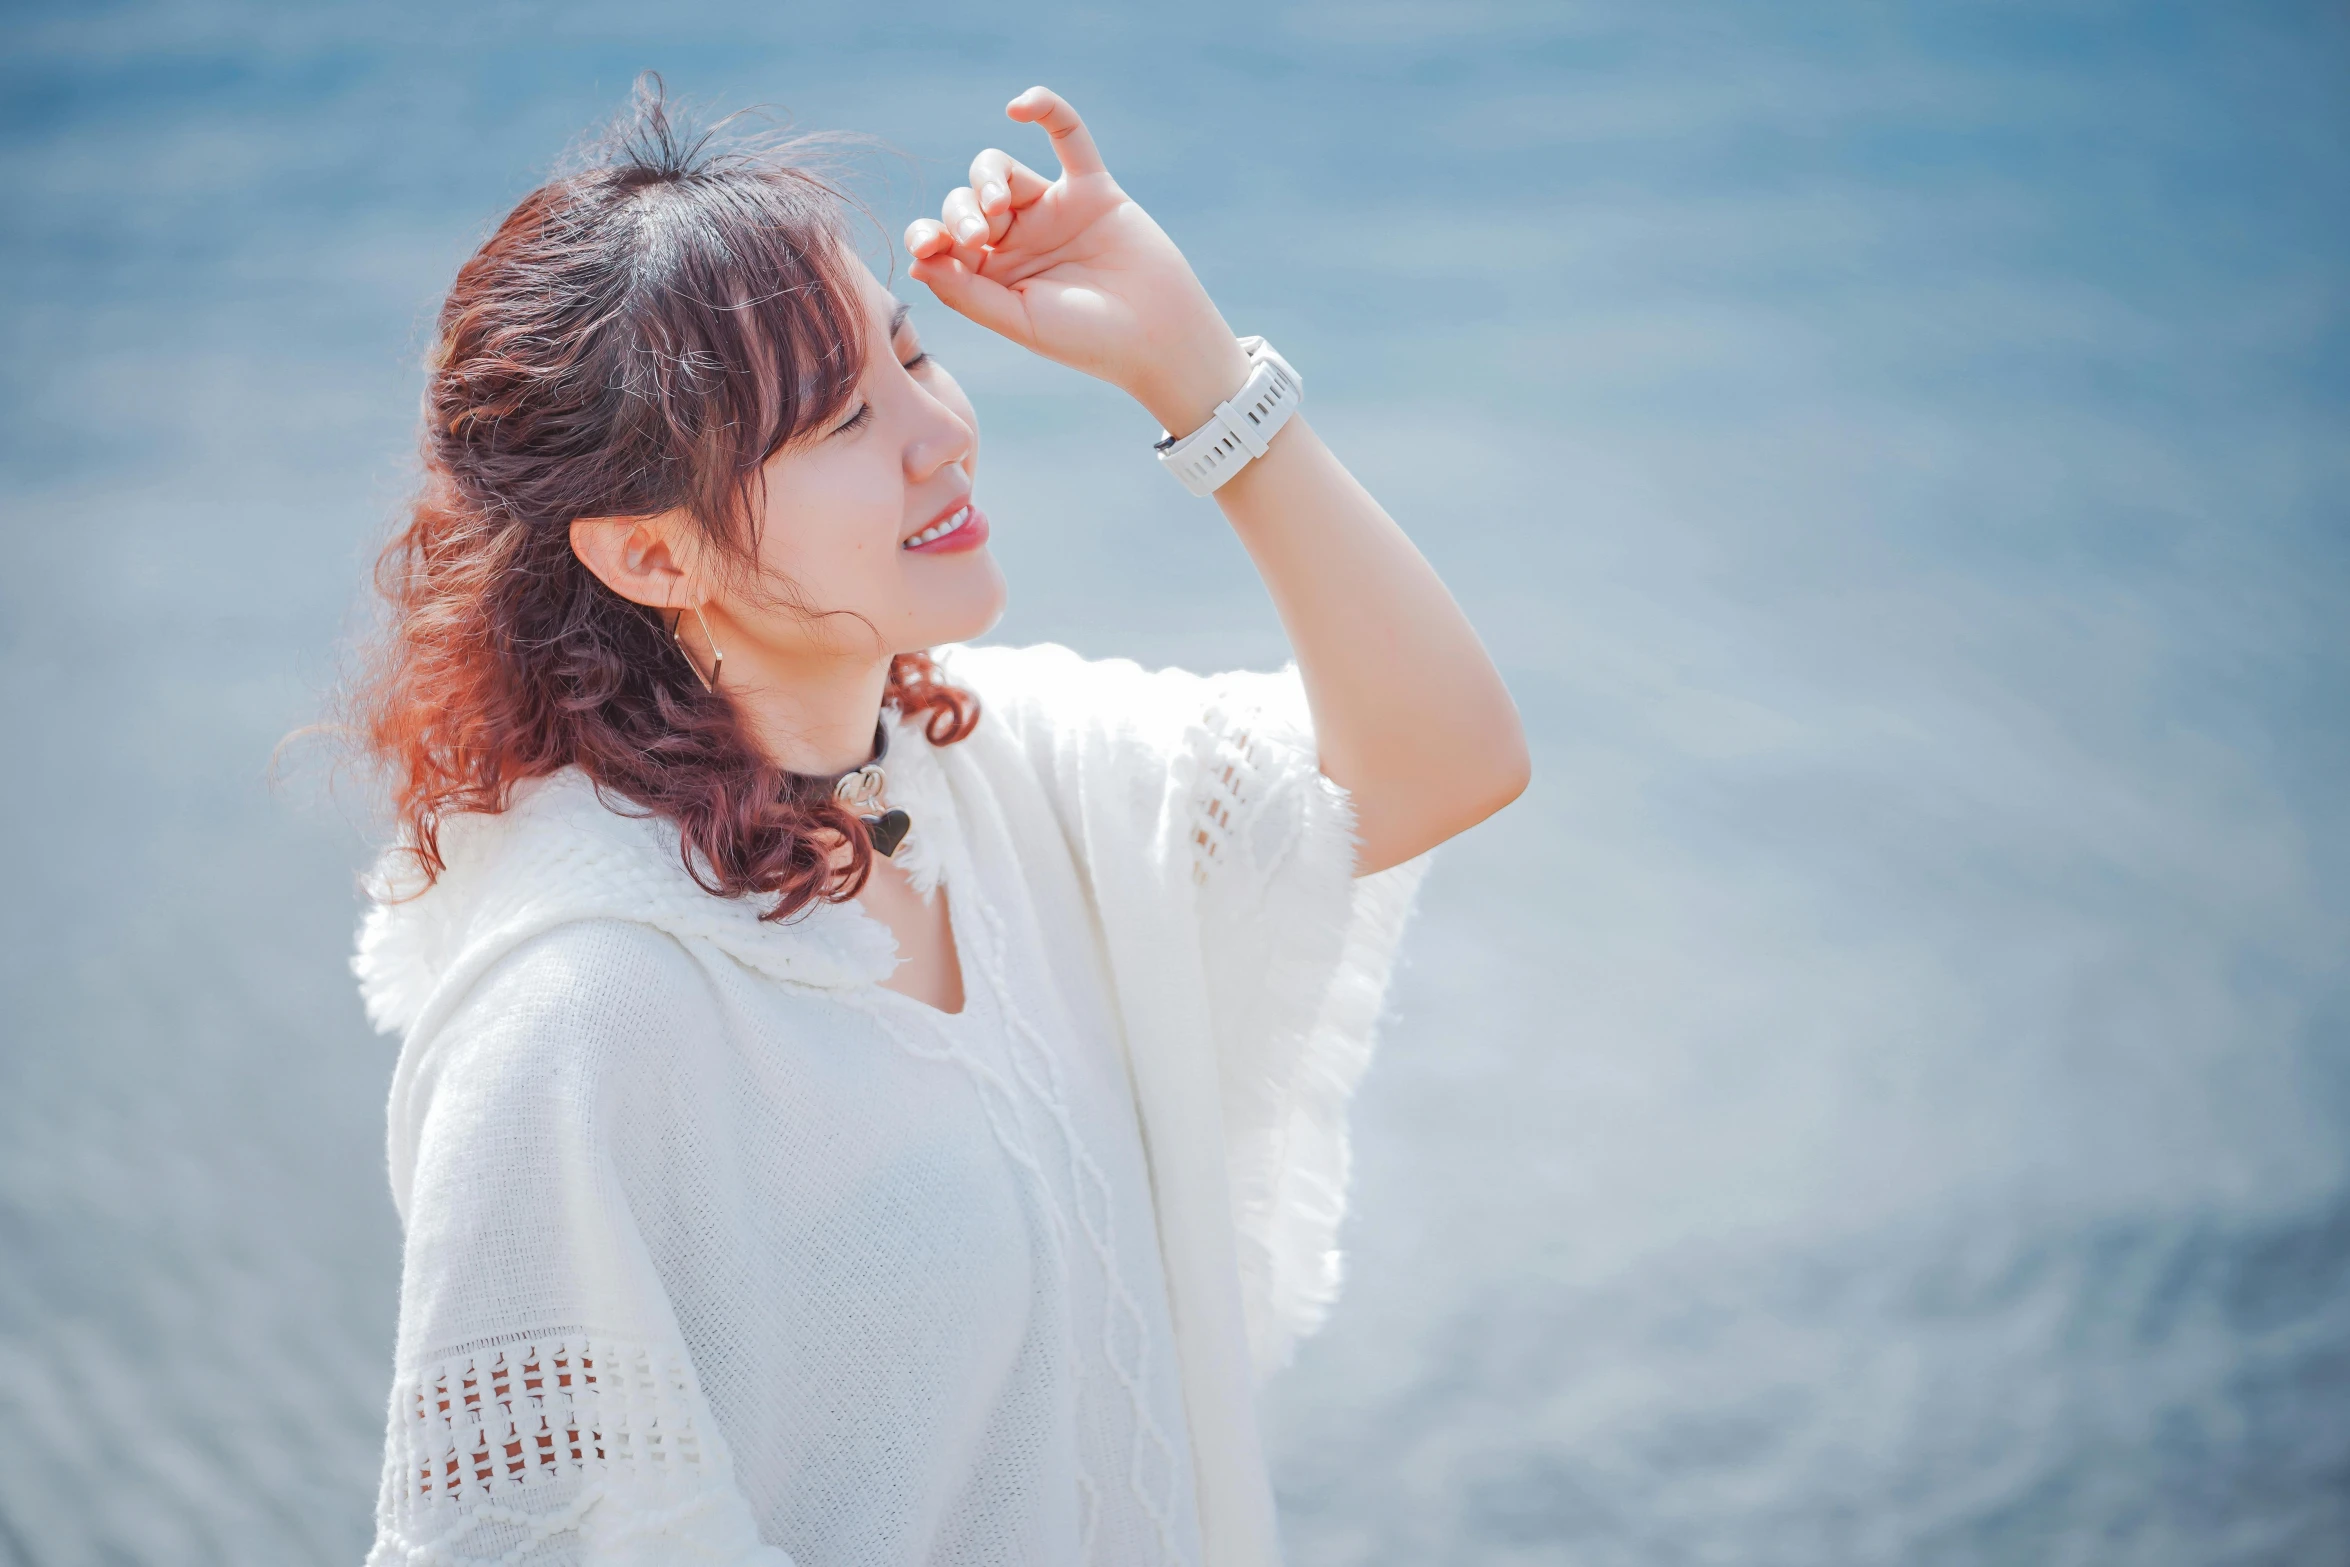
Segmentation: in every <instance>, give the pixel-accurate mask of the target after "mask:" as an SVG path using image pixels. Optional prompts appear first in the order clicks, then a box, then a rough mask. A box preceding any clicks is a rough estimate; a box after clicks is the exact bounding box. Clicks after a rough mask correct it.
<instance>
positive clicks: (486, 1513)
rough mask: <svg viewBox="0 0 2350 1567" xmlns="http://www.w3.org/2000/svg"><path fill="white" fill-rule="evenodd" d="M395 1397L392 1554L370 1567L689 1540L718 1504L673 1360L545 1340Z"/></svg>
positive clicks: (592, 1341) (439, 1373)
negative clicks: (574, 1540)
mask: <svg viewBox="0 0 2350 1567" xmlns="http://www.w3.org/2000/svg"><path fill="white" fill-rule="evenodd" d="M403 1393H404V1398H405V1406H406V1407H405V1409H404V1410H401V1409H398V1408H395V1414H396V1415H400V1414H404V1416H405V1418H403V1419H396V1420H395V1422H394V1429H395V1431H396V1433H398V1436H399V1438H401V1439H403V1440H404V1447H405V1451H404V1453H403V1454H402V1455H401V1458H400V1460H398V1461H395V1462H392V1463H387V1464H386V1466H385V1482H384V1483H385V1488H386V1494H385V1495H384V1497H383V1498H382V1504H383V1515H384V1517H385V1518H386V1519H387V1520H390V1521H392V1522H394V1524H395V1525H396V1532H397V1535H398V1536H399V1538H400V1540H401V1541H402V1548H401V1549H400V1551H399V1554H398V1555H397V1556H388V1555H387V1554H386V1553H384V1552H382V1551H380V1550H379V1552H378V1553H377V1555H376V1557H375V1558H373V1559H372V1561H371V1567H373V1563H374V1562H383V1561H388V1560H396V1561H400V1562H403V1563H407V1564H411V1567H493V1564H496V1567H516V1564H521V1563H526V1562H529V1561H530V1560H532V1558H533V1557H534V1556H536V1555H538V1554H539V1553H540V1551H541V1548H542V1547H545V1546H548V1545H550V1544H552V1543H554V1542H556V1541H557V1540H558V1538H559V1537H560V1536H563V1535H565V1534H573V1533H586V1532H589V1531H593V1532H594V1533H595V1534H596V1535H597V1537H598V1538H599V1539H602V1540H605V1541H607V1542H610V1541H615V1540H617V1539H619V1538H621V1537H622V1536H624V1535H628V1534H637V1535H649V1536H668V1537H673V1538H677V1539H680V1540H686V1539H690V1538H691V1537H692V1534H693V1527H692V1526H693V1524H694V1522H695V1515H697V1514H699V1513H702V1512H705V1511H707V1510H710V1509H712V1508H713V1507H715V1506H717V1505H718V1504H720V1503H722V1502H723V1501H724V1500H725V1497H726V1492H725V1490H724V1489H723V1484H722V1483H713V1481H714V1480H715V1479H716V1477H714V1476H712V1475H711V1474H710V1472H709V1468H708V1466H707V1464H706V1460H705V1456H704V1453H703V1443H702V1436H701V1434H700V1433H699V1432H698V1431H697V1430H696V1429H695V1427H694V1423H693V1419H692V1415H691V1410H692V1409H693V1408H694V1406H695V1404H696V1402H697V1397H696V1395H695V1393H694V1390H693V1381H692V1370H691V1368H690V1367H689V1366H688V1365H687V1364H686V1359H685V1356H684V1354H683V1353H682V1352H681V1351H678V1350H674V1349H672V1350H669V1351H665V1352H657V1351H655V1350H653V1349H651V1348H649V1347H647V1346H645V1345H642V1344H630V1343H625V1342H618V1341H613V1340H609V1339H600V1338H596V1337H594V1336H591V1335H589V1334H586V1333H581V1332H577V1331H567V1332H558V1333H551V1334H548V1335H546V1336H545V1337H541V1338H534V1339H528V1340H524V1341H520V1342H515V1343H508V1344H500V1345H484V1346H480V1347H478V1348H475V1349H473V1350H471V1351H469V1352H465V1353H460V1354H453V1355H450V1356H449V1357H447V1358H445V1359H441V1360H437V1361H435V1362H433V1363H432V1364H430V1365H428V1366H427V1367H426V1368H425V1369H424V1370H423V1372H422V1373H421V1374H420V1375H419V1376H417V1377H416V1378H415V1379H414V1380H413V1381H411V1382H410V1384H409V1385H408V1386H407V1387H406V1388H405V1389H404V1390H403ZM395 1487H396V1488H397V1489H396V1491H395Z"/></svg>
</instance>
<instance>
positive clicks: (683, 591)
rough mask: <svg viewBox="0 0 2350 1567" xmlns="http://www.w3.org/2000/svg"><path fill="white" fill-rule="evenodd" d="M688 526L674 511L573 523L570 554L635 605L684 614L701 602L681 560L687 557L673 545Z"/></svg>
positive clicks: (591, 518) (600, 518)
mask: <svg viewBox="0 0 2350 1567" xmlns="http://www.w3.org/2000/svg"><path fill="white" fill-rule="evenodd" d="M685 524H686V519H685V518H684V516H683V515H682V514H680V513H678V512H674V511H665V512H661V513H659V514H658V515H656V516H651V517H574V518H572V519H571V553H572V554H574V555H576V556H578V557H579V563H580V564H581V565H583V566H585V567H586V568H587V569H588V570H590V571H592V572H594V573H595V574H596V580H597V581H599V582H601V583H603V584H604V586H606V587H608V588H610V589H611V590H612V591H613V592H615V593H617V594H619V595H620V596H621V597H622V598H624V599H627V600H628V601H629V602H630V603H632V604H643V605H646V606H648V607H650V608H653V609H683V608H684V607H686V606H687V605H689V604H692V603H694V602H696V600H697V597H698V595H697V594H696V593H695V591H694V584H693V582H692V580H691V578H690V575H689V574H688V572H687V571H686V569H685V564H684V562H683V560H682V559H680V556H681V554H682V553H683V552H682V551H681V550H679V549H678V548H676V547H675V545H674V544H673V543H672V541H673V540H675V539H676V538H677V537H678V534H679V530H680V529H681V528H683V527H684V526H685Z"/></svg>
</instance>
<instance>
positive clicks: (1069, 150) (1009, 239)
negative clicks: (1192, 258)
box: [906, 87, 1249, 435]
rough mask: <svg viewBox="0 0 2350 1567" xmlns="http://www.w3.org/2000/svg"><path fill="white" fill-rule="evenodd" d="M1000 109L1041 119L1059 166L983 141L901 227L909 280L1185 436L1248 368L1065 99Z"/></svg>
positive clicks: (1028, 95) (1029, 99)
mask: <svg viewBox="0 0 2350 1567" xmlns="http://www.w3.org/2000/svg"><path fill="white" fill-rule="evenodd" d="M1004 113H1005V114H1006V115H1008V116H1009V117H1010V118H1012V119H1014V120H1018V121H1021V122H1023V123H1026V124H1034V125H1039V126H1042V127H1043V128H1044V131H1045V133H1046V134H1047V135H1048V136H1050V137H1051V138H1052V144H1053V153H1054V156H1055V157H1056V158H1057V159H1058V160H1059V162H1060V165H1061V177H1060V178H1059V179H1057V180H1047V179H1045V178H1044V176H1042V175H1040V174H1038V173H1037V172H1036V171H1035V170H1033V169H1030V168H1029V167H1028V166H1027V165H1025V164H1023V163H1021V162H1020V161H1019V160H1018V159H1017V158H1014V157H1013V156H1012V155H1011V154H1010V153H1007V152H1004V151H1001V150H999V149H997V148H994V147H990V148H988V149H987V150H986V151H985V152H982V153H981V154H980V155H979V156H978V157H976V158H974V159H972V160H971V183H970V184H968V185H964V186H960V187H958V188H956V189H955V190H954V191H952V192H950V193H949V194H948V196H947V198H946V200H945V202H944V203H942V204H941V206H940V210H939V217H938V219H937V220H936V221H933V220H931V219H928V218H924V219H921V220H919V221H917V222H915V223H913V224H910V225H909V226H908V227H907V229H906V249H907V250H908V251H909V252H910V253H911V254H912V255H913V257H914V264H913V267H912V268H911V271H912V274H913V276H914V278H915V279H916V280H917V281H919V282H921V283H924V284H926V285H927V286H928V287H929V289H930V291H931V292H932V293H933V294H935V295H937V296H938V298H939V299H940V300H941V301H942V302H944V303H945V304H946V305H947V306H948V308H950V309H952V310H955V311H957V312H959V313H960V314H962V315H965V316H968V317H970V318H971V319H972V320H974V321H976V322H978V323H979V324H980V325H982V326H984V327H987V328H989V329H991V330H993V331H996V332H1000V333H1002V334H1003V335H1004V336H1005V337H1008V338H1010V339H1011V340H1012V341H1013V342H1015V343H1018V344H1020V345H1022V346H1023V347H1026V348H1031V349H1034V350H1035V351H1036V352H1037V353H1040V354H1042V355H1044V356H1045V357H1046V358H1048V359H1054V360H1058V361H1059V362H1060V363H1062V364H1065V365H1068V366H1070V367H1071V368H1072V369H1077V370H1082V371H1084V372H1085V373H1086V374H1088V375H1092V376H1098V377H1099V378H1101V379H1102V380H1104V381H1107V382H1109V383H1110V384H1111V385H1113V386H1117V387H1121V388H1123V389H1125V390H1126V391H1127V392H1129V393H1131V394H1132V395H1133V396H1134V397H1135V398H1136V399H1137V400H1138V401H1139V402H1141V403H1142V405H1143V406H1144V407H1145V408H1147V409H1149V410H1150V411H1151V413H1152V414H1154V415H1155V416H1157V418H1158V419H1159V422H1160V423H1161V424H1162V425H1163V426H1165V427H1166V428H1167V429H1168V430H1170V431H1172V432H1174V433H1175V434H1177V435H1183V434H1188V433H1189V432H1190V431H1191V430H1192V429H1194V428H1196V427H1197V426H1198V425H1200V424H1201V423H1203V422H1205V421H1206V419H1207V417H1208V414H1209V413H1210V412H1211V411H1212V410H1213V409H1214V408H1215V406H1216V404H1217V403H1219V402H1221V401H1223V400H1224V399H1225V398H1227V397H1230V396H1231V395H1232V394H1233V393H1234V392H1235V391H1237V390H1239V388H1240V386H1241V383H1242V382H1244V381H1246V380H1247V379H1248V372H1249V366H1248V360H1247V356H1245V355H1244V354H1242V353H1241V351H1240V347H1239V344H1238V343H1237V342H1236V341H1235V340H1234V337H1233V334H1232V329H1231V328H1230V327H1229V326H1227V325H1226V324H1225V322H1224V318H1223V316H1222V315H1220V314H1219V313H1218V312H1217V310H1216V307H1215V304H1214V302H1213V301H1211V300H1210V299H1209V298H1208V294H1207V290H1206V289H1204V288H1202V287H1201V286H1200V281H1199V279H1198V277H1197V276H1195V275H1194V274H1193V272H1192V270H1191V264H1190V263H1189V262H1187V261H1185V260H1184V259H1183V253H1182V252H1181V251H1180V250H1178V249H1176V248H1175V242H1174V241H1173V240H1171V239H1169V238H1168V237H1167V234H1166V231H1165V230H1164V229H1162V228H1160V227H1159V226H1158V224H1156V223H1154V222H1152V221H1151V217H1150V214H1149V213H1147V212H1144V211H1143V210H1142V208H1140V207H1138V206H1136V205H1135V204H1134V201H1133V199H1132V198H1130V197H1129V196H1128V195H1127V194H1126V192H1125V191H1123V190H1121V189H1119V188H1118V182H1117V181H1116V180H1114V179H1112V178H1111V177H1110V171H1109V170H1108V169H1107V168H1106V167H1104V166H1103V163H1102V158H1101V153H1100V152H1099V151H1098V150H1096V149H1095V147H1094V144H1093V137H1092V135H1091V134H1090V133H1089V132H1088V131H1087V130H1086V128H1085V122H1084V121H1083V120H1081V119H1079V118H1078V116H1077V111H1076V110H1075V109H1072V108H1071V107H1069V105H1068V103H1067V102H1066V101H1065V100H1064V99H1063V98H1061V96H1060V95H1059V94H1057V93H1055V92H1052V91H1051V90H1050V89H1048V88H1043V87H1031V88H1029V89H1028V91H1026V92H1024V93H1022V94H1021V95H1020V96H1019V97H1017V98H1014V99H1013V100H1012V101H1011V103H1010V104H1009V105H1007V106H1006V108H1005V110H1004Z"/></svg>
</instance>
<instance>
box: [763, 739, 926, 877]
mask: <svg viewBox="0 0 2350 1567" xmlns="http://www.w3.org/2000/svg"><path fill="white" fill-rule="evenodd" d="M887 755H889V724H888V723H887V722H886V721H883V720H876V721H875V722H874V725H873V760H871V761H869V762H867V763H866V764H865V765H864V766H862V767H852V768H850V769H849V770H848V771H847V772H845V773H840V774H838V775H836V776H834V777H831V778H821V777H816V776H813V775H810V774H806V773H789V774H786V775H785V776H787V777H788V778H790V779H791V780H792V781H793V782H794V783H795V784H797V783H802V782H803V781H804V782H805V783H806V784H807V785H809V786H812V787H813V788H817V789H822V788H830V789H831V791H832V797H833V798H834V799H835V800H838V801H839V802H840V803H841V804H843V805H845V806H847V807H848V808H849V809H851V810H853V811H855V812H856V813H857V820H858V821H861V822H863V823H864V824H865V836H866V837H867V838H869V839H871V840H872V842H873V848H874V851H875V852H876V853H878V854H880V855H881V856H882V857H883V858H884V859H889V858H893V857H894V856H895V855H896V854H897V852H898V845H899V844H902V843H904V842H905V841H906V834H907V833H909V832H911V831H913V829H914V818H913V817H911V816H909V815H907V814H906V813H905V812H904V811H903V810H901V809H897V808H894V807H893V808H891V809H889V810H877V809H875V810H869V809H867V807H878V806H879V805H880V804H881V799H882V796H883V795H884V794H885V793H886V792H887V791H888V789H889V775H888V774H887V773H885V772H883V771H882V767H881V760H882V758H883V757H885V756H887Z"/></svg>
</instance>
